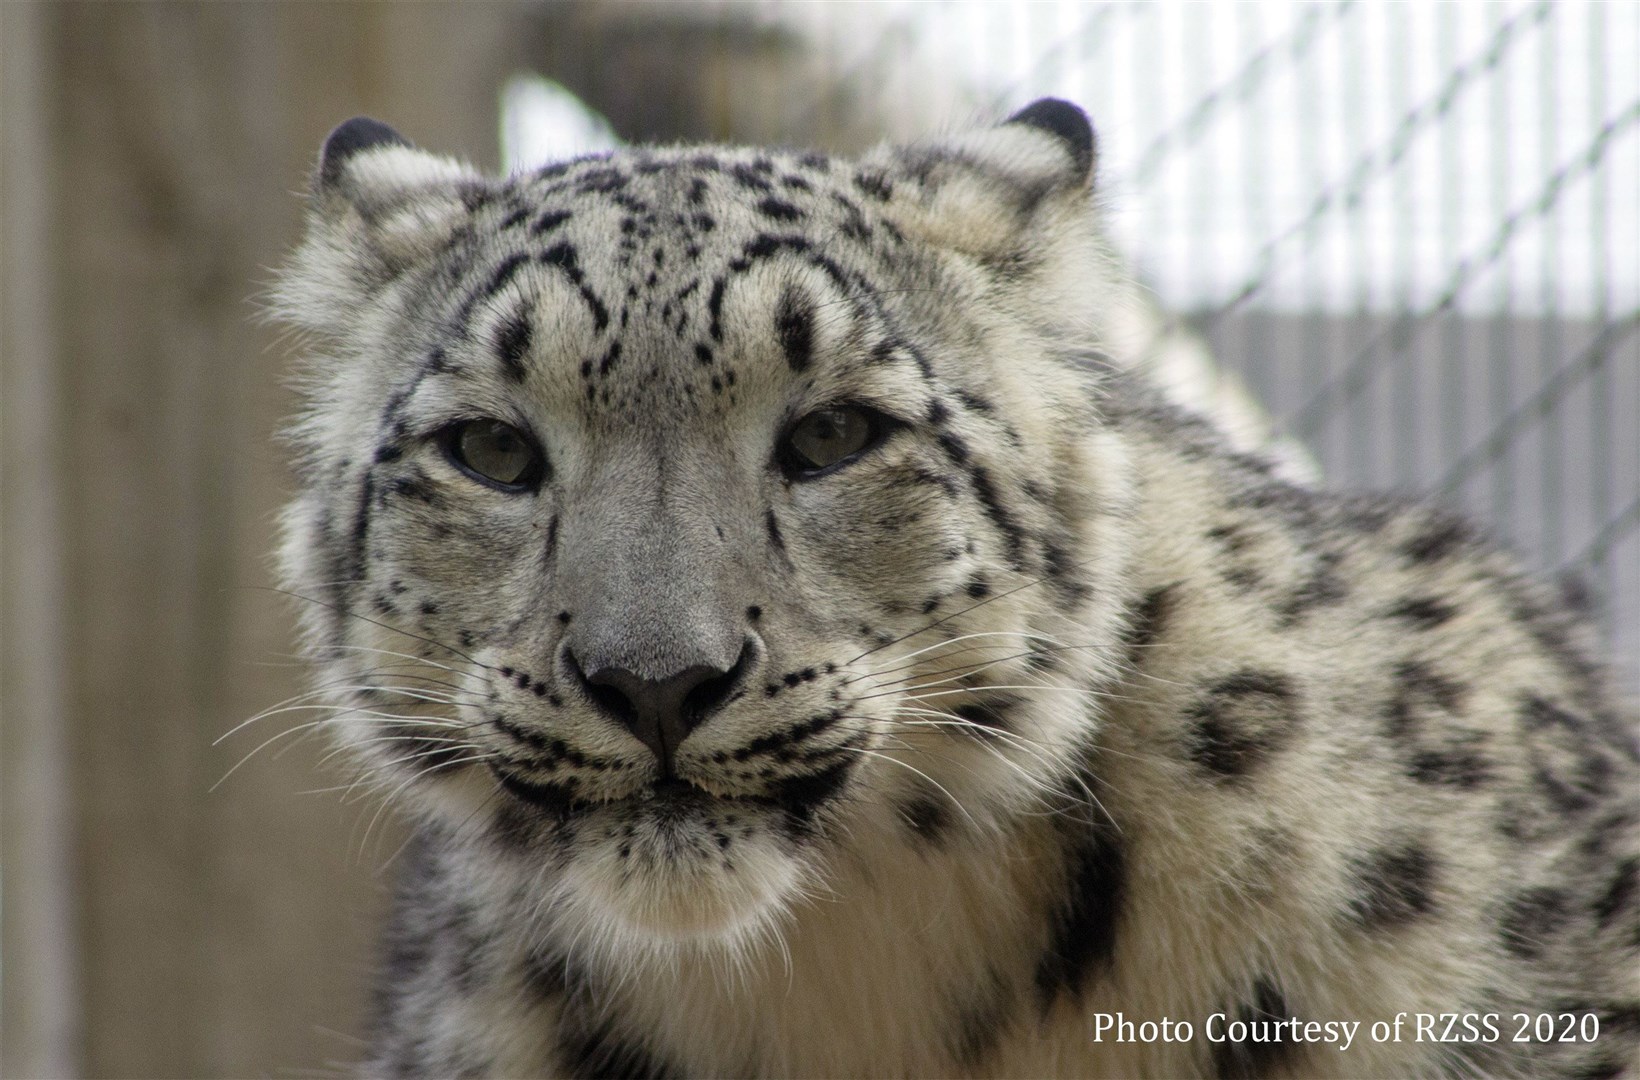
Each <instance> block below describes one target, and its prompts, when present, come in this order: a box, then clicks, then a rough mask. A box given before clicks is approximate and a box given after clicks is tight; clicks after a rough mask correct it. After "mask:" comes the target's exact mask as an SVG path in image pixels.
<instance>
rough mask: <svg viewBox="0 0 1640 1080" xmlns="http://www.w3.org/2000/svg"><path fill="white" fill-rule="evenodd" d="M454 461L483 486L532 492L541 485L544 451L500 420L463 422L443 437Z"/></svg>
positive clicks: (450, 457) (445, 451) (447, 450)
mask: <svg viewBox="0 0 1640 1080" xmlns="http://www.w3.org/2000/svg"><path fill="white" fill-rule="evenodd" d="M440 441H441V442H442V443H443V445H444V453H445V455H446V456H447V457H449V459H450V461H451V462H452V463H453V464H454V465H455V466H456V468H458V469H460V470H461V471H462V472H464V473H466V474H467V475H468V476H470V477H472V478H473V479H474V480H477V481H479V482H480V483H483V484H487V485H489V486H490V487H494V488H500V489H501V490H502V491H514V492H516V491H528V490H530V489H531V488H534V487H535V486H536V485H537V484H538V483H540V482H541V476H542V473H543V472H544V471H545V464H544V462H543V461H542V458H541V452H540V451H539V450H537V449H536V448H535V444H534V443H533V442H531V441H530V439H529V438H528V437H527V436H525V435H524V433H523V432H521V431H519V430H518V429H517V428H515V427H513V426H512V425H511V424H504V423H502V422H501V421H500V420H462V421H459V422H457V423H454V424H451V425H450V426H449V427H447V428H445V429H444V431H443V432H442V433H441V434H440Z"/></svg>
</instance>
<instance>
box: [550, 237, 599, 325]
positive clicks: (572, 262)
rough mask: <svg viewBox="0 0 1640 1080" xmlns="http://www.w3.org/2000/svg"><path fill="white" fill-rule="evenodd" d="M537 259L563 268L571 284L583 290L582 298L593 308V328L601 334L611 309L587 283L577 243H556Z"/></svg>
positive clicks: (559, 268)
mask: <svg viewBox="0 0 1640 1080" xmlns="http://www.w3.org/2000/svg"><path fill="white" fill-rule="evenodd" d="M536 259H537V261H538V262H540V263H541V265H542V266H552V267H556V268H557V269H558V270H561V271H562V272H563V274H564V276H565V277H567V278H569V280H570V284H572V285H574V286H575V287H576V288H577V289H579V290H580V291H581V299H583V300H585V301H586V303H587V307H589V308H591V309H592V324H593V329H594V330H595V331H596V332H598V333H600V334H601V333H603V331H604V329H605V328H606V327H607V326H609V309H608V308H607V307H605V306H604V302H603V301H602V300H600V299H598V294H597V293H595V292H593V291H592V289H591V288H590V287H589V286H588V285H587V282H586V275H585V274H583V273H582V272H581V260H580V256H579V255H578V254H577V253H576V250H575V245H573V244H570V243H559V244H554V245H553V246H552V247H550V248H548V249H547V250H546V251H543V252H542V253H541V254H540V255H538V256H536Z"/></svg>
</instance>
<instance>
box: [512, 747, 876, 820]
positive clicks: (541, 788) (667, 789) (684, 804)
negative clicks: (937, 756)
mask: <svg viewBox="0 0 1640 1080" xmlns="http://www.w3.org/2000/svg"><path fill="white" fill-rule="evenodd" d="M850 771H851V766H850V763H849V762H847V761H844V762H839V763H837V764H834V765H832V766H830V767H829V768H826V769H822V770H820V771H818V772H814V773H806V774H799V775H795V776H791V777H788V778H786V779H784V780H781V781H779V782H777V783H776V784H775V786H774V788H773V790H772V792H771V793H770V794H766V795H754V794H741V795H726V794H717V793H714V792H711V791H708V790H706V789H705V788H703V787H700V786H698V785H696V784H694V783H691V782H690V781H688V780H685V779H682V778H680V777H677V776H667V777H663V778H660V779H657V780H655V781H652V782H651V783H649V784H647V785H645V786H644V787H642V788H639V789H638V790H637V791H634V792H632V793H631V794H628V795H622V796H615V797H602V798H593V797H587V796H584V795H582V794H581V793H580V790H579V785H578V784H577V783H576V782H575V781H574V780H568V781H544V780H532V779H527V778H525V777H522V776H519V775H518V774H517V773H512V772H506V771H502V770H499V769H498V770H495V776H496V779H497V781H498V782H499V783H500V784H501V787H502V788H503V789H504V790H506V791H507V793H508V794H510V795H512V796H513V797H514V798H515V799H517V800H519V801H520V802H523V803H525V804H527V805H529V806H532V807H534V808H536V809H537V810H539V811H541V812H543V813H544V814H546V815H547V816H549V817H551V818H554V819H557V820H560V821H567V820H569V819H571V818H576V817H580V816H583V815H585V814H588V813H592V812H595V811H599V810H605V811H608V810H614V811H618V812H619V811H624V812H627V813H632V814H637V815H640V816H642V817H645V818H649V819H651V820H656V821H668V820H683V819H688V818H694V817H699V816H702V815H705V814H707V813H710V812H711V811H713V810H716V809H722V808H725V807H736V808H745V809H761V810H765V811H774V812H778V813H779V814H781V815H782V816H783V817H784V818H785V819H786V820H787V822H788V824H789V826H790V827H792V828H795V829H798V830H800V831H805V832H806V831H808V829H809V828H810V826H811V825H812V822H813V821H814V818H815V816H816V814H817V813H818V812H819V811H820V810H821V809H822V808H823V807H825V806H827V805H828V804H830V803H832V802H834V801H835V800H836V799H837V797H838V796H839V794H840V793H841V792H842V790H843V788H844V786H845V785H846V783H847V781H848V774H849V772H850Z"/></svg>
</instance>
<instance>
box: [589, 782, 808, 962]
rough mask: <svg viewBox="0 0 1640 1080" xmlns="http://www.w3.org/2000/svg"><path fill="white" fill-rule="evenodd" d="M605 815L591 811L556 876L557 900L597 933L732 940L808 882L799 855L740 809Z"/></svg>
mask: <svg viewBox="0 0 1640 1080" xmlns="http://www.w3.org/2000/svg"><path fill="white" fill-rule="evenodd" d="M601 816H606V815H602V814H600V813H599V812H597V811H594V812H593V813H592V814H591V815H590V820H589V821H588V822H587V823H586V826H588V827H584V828H583V836H584V837H586V839H583V840H581V841H579V842H578V843H577V844H576V845H575V848H574V850H573V852H572V854H571V856H570V859H569V862H568V864H567V865H566V866H565V868H564V873H563V875H562V878H561V880H560V886H559V887H560V889H561V893H560V905H561V909H562V910H563V911H564V912H565V914H566V915H568V916H569V918H570V919H571V920H572V921H573V922H574V923H577V924H579V925H580V926H582V927H583V928H584V930H585V931H586V932H587V933H589V934H590V935H591V936H594V937H605V936H609V937H614V938H617V939H619V940H628V941H630V940H641V941H644V942H646V943H650V944H657V945H663V946H665V945H684V944H692V945H704V946H708V947H710V946H713V945H723V946H725V947H732V946H733V945H734V944H735V943H736V942H739V941H742V940H745V939H746V938H748V937H749V936H756V935H759V934H761V933H763V932H765V931H766V930H767V929H768V928H770V927H771V926H772V925H774V924H776V923H778V921H779V919H780V917H781V915H782V913H783V912H785V911H786V910H787V909H788V908H789V906H790V905H791V903H792V901H793V900H794V899H795V898H796V897H798V896H801V895H802V894H803V893H804V891H805V888H804V882H805V880H806V879H807V878H808V877H809V874H808V872H807V870H806V868H805V866H804V865H803V862H802V861H801V860H800V859H799V858H798V857H797V856H796V855H795V854H794V853H792V852H790V851H786V850H783V849H782V844H781V843H780V841H779V840H778V839H777V837H776V836H774V835H773V834H772V833H771V832H769V831H768V830H767V829H766V828H765V827H763V826H761V825H760V824H758V823H756V822H754V821H748V820H745V817H744V815H741V818H740V820H737V821H735V822H733V823H732V824H730V823H727V822H724V821H723V820H722V819H721V817H718V816H713V815H712V814H711V812H710V811H705V812H703V814H702V815H701V816H700V817H696V818H693V819H689V818H675V817H674V818H667V817H663V816H660V815H646V816H636V815H629V814H628V815H607V816H608V817H610V818H615V819H617V820H611V821H608V822H600V821H598V820H597V819H598V818H599V817H601ZM620 817H624V818H625V819H626V820H625V821H619V820H618V818H620ZM731 831H732V833H733V838H732V841H731V842H729V843H723V842H722V841H720V840H719V838H720V837H726V836H729V835H730V832H731Z"/></svg>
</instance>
